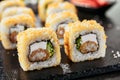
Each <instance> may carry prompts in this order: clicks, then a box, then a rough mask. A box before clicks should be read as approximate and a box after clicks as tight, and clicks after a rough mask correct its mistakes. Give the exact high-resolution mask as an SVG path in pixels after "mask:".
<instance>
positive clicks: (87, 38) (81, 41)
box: [64, 20, 106, 62]
mask: <svg viewBox="0 0 120 80" xmlns="http://www.w3.org/2000/svg"><path fill="white" fill-rule="evenodd" d="M64 41H65V42H64V48H65V53H66V54H67V56H68V57H69V58H70V59H71V60H72V61H73V62H80V61H85V60H93V59H96V58H100V57H105V53H106V35H105V32H104V28H103V27H102V26H101V25H100V24H99V23H97V22H96V21H94V20H88V21H87V20H84V21H83V22H79V21H77V22H75V23H73V24H69V31H68V32H65V35H64Z"/></svg>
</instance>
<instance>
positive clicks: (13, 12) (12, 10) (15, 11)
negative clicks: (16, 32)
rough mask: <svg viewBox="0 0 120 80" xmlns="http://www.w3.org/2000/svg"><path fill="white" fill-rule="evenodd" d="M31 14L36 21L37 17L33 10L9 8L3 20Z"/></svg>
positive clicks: (5, 11) (4, 12) (4, 13)
mask: <svg viewBox="0 0 120 80" xmlns="http://www.w3.org/2000/svg"><path fill="white" fill-rule="evenodd" d="M22 13H24V14H29V15H30V16H31V17H32V18H33V20H34V21H36V20H35V15H34V12H33V11H32V9H31V8H27V7H12V8H7V9H6V10H4V11H3V15H2V18H5V17H8V16H14V15H17V14H22Z"/></svg>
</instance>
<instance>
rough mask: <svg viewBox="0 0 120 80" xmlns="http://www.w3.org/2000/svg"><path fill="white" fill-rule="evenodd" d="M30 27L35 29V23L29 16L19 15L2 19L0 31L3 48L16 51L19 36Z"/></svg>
mask: <svg viewBox="0 0 120 80" xmlns="http://www.w3.org/2000/svg"><path fill="white" fill-rule="evenodd" d="M29 27H35V23H34V21H33V19H32V17H31V16H30V15H27V14H19V15H15V16H10V17H7V18H4V19H2V21H1V29H0V30H1V41H2V45H3V47H4V48H5V49H15V48H16V43H17V40H16V36H17V34H18V33H19V32H21V31H24V30H26V29H27V28H29Z"/></svg>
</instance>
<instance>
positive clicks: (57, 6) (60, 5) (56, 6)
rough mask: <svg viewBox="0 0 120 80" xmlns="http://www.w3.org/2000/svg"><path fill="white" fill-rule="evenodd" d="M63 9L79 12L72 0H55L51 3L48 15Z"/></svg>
mask: <svg viewBox="0 0 120 80" xmlns="http://www.w3.org/2000/svg"><path fill="white" fill-rule="evenodd" d="M62 11H70V12H74V13H77V9H76V7H75V6H74V5H73V4H71V3H70V2H67V1H65V2H54V3H52V4H50V5H49V6H48V9H47V15H50V14H53V13H58V12H62Z"/></svg>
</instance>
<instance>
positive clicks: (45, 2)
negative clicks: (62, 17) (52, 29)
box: [38, 0, 63, 23]
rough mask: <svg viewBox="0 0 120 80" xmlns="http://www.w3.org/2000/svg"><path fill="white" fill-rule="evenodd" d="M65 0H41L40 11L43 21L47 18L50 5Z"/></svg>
mask: <svg viewBox="0 0 120 80" xmlns="http://www.w3.org/2000/svg"><path fill="white" fill-rule="evenodd" d="M61 1H63V0H40V1H39V3H38V13H39V17H40V19H41V21H42V22H43V23H44V22H45V19H46V10H47V8H48V5H49V4H51V3H53V2H61Z"/></svg>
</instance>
